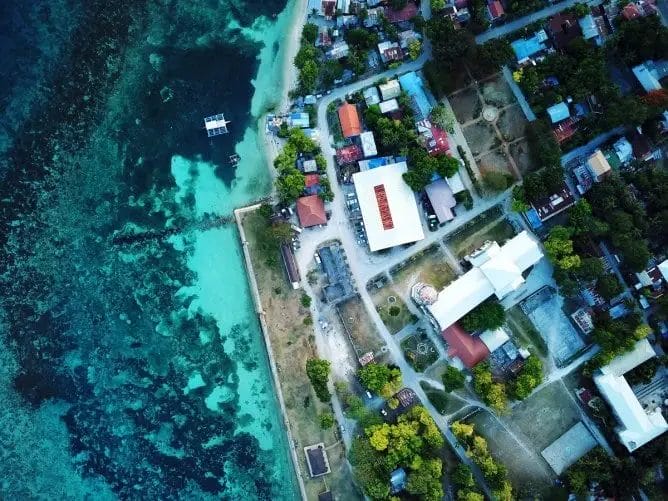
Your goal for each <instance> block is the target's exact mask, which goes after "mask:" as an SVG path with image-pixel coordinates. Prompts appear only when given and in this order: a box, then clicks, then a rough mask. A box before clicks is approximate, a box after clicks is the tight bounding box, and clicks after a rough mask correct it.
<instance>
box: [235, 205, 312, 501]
mask: <svg viewBox="0 0 668 501" xmlns="http://www.w3.org/2000/svg"><path fill="white" fill-rule="evenodd" d="M260 205H261V204H254V205H249V206H247V207H242V208H239V209H236V210H235V211H234V218H235V219H236V222H237V228H238V229H239V237H240V239H241V247H242V249H243V252H244V262H245V263H246V273H247V274H248V283H249V285H250V289H251V292H252V294H253V302H254V303H255V311H256V313H257V317H258V320H259V321H260V328H261V330H262V335H263V336H264V344H265V346H266V348H267V356H268V357H269V366H270V367H271V374H272V377H273V381H274V389H275V391H276V395H277V396H278V402H279V405H280V407H281V414H282V416H283V426H284V429H285V433H286V434H287V437H288V445H289V447H290V457H291V458H292V465H293V466H294V469H295V475H296V476H297V482H298V483H299V490H300V492H301V497H302V500H303V501H306V488H305V487H304V480H303V478H302V475H301V470H300V468H299V458H298V457H297V452H296V450H295V448H294V443H295V441H294V438H293V436H292V432H291V430H290V422H289V420H288V413H287V411H286V410H285V401H284V400H283V391H282V390H281V383H280V381H279V379H278V370H277V368H276V360H275V359H274V350H273V348H272V346H271V339H270V338H269V328H268V327H267V322H266V320H265V317H264V308H263V307H262V299H261V298H260V290H259V289H258V286H257V279H256V278H255V271H254V270H253V262H252V261H251V257H250V251H249V250H248V241H247V240H246V232H245V231H244V228H243V225H242V224H241V221H242V217H243V215H244V214H245V213H247V212H253V211H254V210H257V209H258V208H259V207H260Z"/></svg>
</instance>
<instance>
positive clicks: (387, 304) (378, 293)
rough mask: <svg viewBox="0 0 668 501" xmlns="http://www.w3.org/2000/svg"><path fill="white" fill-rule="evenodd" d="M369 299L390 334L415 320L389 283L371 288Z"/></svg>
mask: <svg viewBox="0 0 668 501" xmlns="http://www.w3.org/2000/svg"><path fill="white" fill-rule="evenodd" d="M371 299H373V304H374V306H375V307H376V311H377V312H378V314H379V315H380V319H381V320H382V321H383V323H384V324H385V326H386V327H387V330H388V331H390V334H396V333H397V332H399V331H400V330H402V329H403V328H404V327H407V326H409V325H411V324H413V323H415V321H416V320H417V317H416V316H415V315H413V313H411V311H410V310H409V309H408V306H406V303H405V302H404V301H403V300H402V299H401V297H400V296H399V295H398V294H397V293H396V292H395V291H394V290H393V289H392V288H391V287H390V286H389V285H386V286H385V287H383V288H381V289H374V290H372V291H371Z"/></svg>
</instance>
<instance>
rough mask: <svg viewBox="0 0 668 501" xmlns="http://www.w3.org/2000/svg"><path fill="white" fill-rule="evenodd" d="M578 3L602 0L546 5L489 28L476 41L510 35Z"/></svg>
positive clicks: (566, 0)
mask: <svg viewBox="0 0 668 501" xmlns="http://www.w3.org/2000/svg"><path fill="white" fill-rule="evenodd" d="M576 3H587V4H589V5H596V4H598V3H600V1H599V0H589V1H587V2H583V1H582V0H564V1H563V2H559V3H557V4H553V5H550V6H548V7H545V8H544V9H541V10H537V11H536V12H532V13H531V14H527V15H526V16H524V17H520V18H518V19H515V20H514V21H510V22H508V23H506V24H503V25H501V26H498V27H496V28H492V29H491V30H487V31H485V32H484V33H481V34H480V35H478V36H477V37H475V41H476V43H479V44H482V43H485V42H488V41H489V40H492V39H494V38H500V37H503V36H506V35H509V34H510V33H512V32H514V31H517V30H519V29H522V28H524V27H525V26H527V25H529V24H531V23H535V22H536V21H540V20H541V19H543V18H545V17H550V16H553V15H555V14H557V13H558V12H561V11H562V10H565V9H567V8H569V7H572V6H573V5H575V4H576Z"/></svg>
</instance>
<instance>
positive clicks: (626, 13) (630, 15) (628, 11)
mask: <svg viewBox="0 0 668 501" xmlns="http://www.w3.org/2000/svg"><path fill="white" fill-rule="evenodd" d="M622 17H623V18H624V19H626V20H628V21H630V20H632V19H637V18H639V17H642V14H641V13H640V8H639V7H638V6H637V5H636V4H635V3H633V2H631V3H629V4H627V5H626V6H625V7H624V8H623V9H622Z"/></svg>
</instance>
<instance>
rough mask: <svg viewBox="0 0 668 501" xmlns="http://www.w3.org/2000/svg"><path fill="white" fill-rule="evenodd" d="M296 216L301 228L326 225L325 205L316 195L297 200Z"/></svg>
mask: <svg viewBox="0 0 668 501" xmlns="http://www.w3.org/2000/svg"><path fill="white" fill-rule="evenodd" d="M297 216H298V217H299V224H301V225H302V228H308V227H309V226H318V225H320V224H327V214H326V213H325V203H324V202H323V201H322V198H320V197H319V196H318V195H309V196H307V197H301V198H298V199H297Z"/></svg>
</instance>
